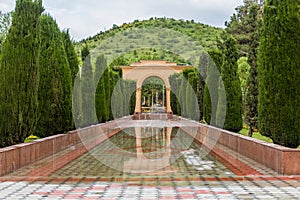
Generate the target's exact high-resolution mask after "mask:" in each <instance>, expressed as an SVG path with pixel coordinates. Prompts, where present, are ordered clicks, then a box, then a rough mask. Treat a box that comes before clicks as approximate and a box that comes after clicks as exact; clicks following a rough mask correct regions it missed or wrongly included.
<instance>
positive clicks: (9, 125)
mask: <svg viewBox="0 0 300 200" xmlns="http://www.w3.org/2000/svg"><path fill="white" fill-rule="evenodd" d="M43 10H44V9H43V6H42V1H41V0H34V1H32V0H17V1H16V8H15V12H14V13H13V17H12V25H11V27H10V29H9V32H8V34H7V36H6V39H5V41H4V44H3V46H2V62H1V67H0V70H1V71H0V88H1V91H0V146H1V147H3V146H8V145H13V144H17V143H22V142H23V141H24V140H25V138H26V137H28V136H29V135H30V134H32V133H33V131H34V129H35V125H36V108H37V92H38V59H39V19H40V16H41V13H42V12H43Z"/></svg>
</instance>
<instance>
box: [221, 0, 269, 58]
mask: <svg viewBox="0 0 300 200" xmlns="http://www.w3.org/2000/svg"><path fill="white" fill-rule="evenodd" d="M263 4H264V0H244V2H243V5H241V6H238V7H237V8H236V9H235V10H236V13H234V14H233V15H232V16H231V17H230V21H229V22H225V25H226V32H227V33H229V34H231V35H233V37H234V38H235V39H236V40H237V43H238V50H239V57H242V56H247V55H248V53H249V51H250V48H251V47H250V44H251V42H252V40H251V35H252V34H253V33H252V32H250V29H251V26H252V24H253V23H256V21H255V20H254V21H251V20H249V18H251V16H250V15H251V14H250V10H251V7H252V9H253V6H255V8H256V9H257V10H260V9H261V7H262V6H263ZM252 19H253V18H252Z"/></svg>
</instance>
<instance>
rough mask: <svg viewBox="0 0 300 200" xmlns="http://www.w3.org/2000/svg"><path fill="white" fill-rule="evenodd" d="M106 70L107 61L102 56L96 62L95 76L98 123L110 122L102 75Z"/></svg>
mask: <svg viewBox="0 0 300 200" xmlns="http://www.w3.org/2000/svg"><path fill="white" fill-rule="evenodd" d="M106 68H107V64H106V60H105V58H104V56H103V55H101V56H99V57H98V58H97V60H96V68H95V75H94V77H95V78H94V79H95V84H97V89H96V99H95V103H96V113H97V118H98V122H105V121H107V120H108V113H107V104H106V94H105V85H104V78H103V77H101V75H102V73H103V72H104V71H105V69H106ZM97 81H98V83H97Z"/></svg>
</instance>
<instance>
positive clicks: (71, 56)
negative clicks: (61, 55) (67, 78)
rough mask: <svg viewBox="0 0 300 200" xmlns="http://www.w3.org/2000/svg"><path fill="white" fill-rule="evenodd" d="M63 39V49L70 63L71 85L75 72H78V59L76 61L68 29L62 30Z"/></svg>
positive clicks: (76, 57)
mask: <svg viewBox="0 0 300 200" xmlns="http://www.w3.org/2000/svg"><path fill="white" fill-rule="evenodd" d="M62 35H63V39H64V46H65V50H66V53H67V57H68V62H69V65H70V70H71V77H72V87H73V85H74V81H75V79H76V77H77V74H78V72H79V61H78V56H77V53H76V51H75V47H74V45H73V42H72V40H71V36H70V33H69V30H66V31H63V32H62Z"/></svg>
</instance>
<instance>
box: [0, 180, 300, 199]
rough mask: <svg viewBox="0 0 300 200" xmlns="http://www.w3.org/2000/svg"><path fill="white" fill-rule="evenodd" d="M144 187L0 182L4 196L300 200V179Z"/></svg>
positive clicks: (32, 197) (102, 183)
mask: <svg viewBox="0 0 300 200" xmlns="http://www.w3.org/2000/svg"><path fill="white" fill-rule="evenodd" d="M172 184H173V186H142V185H139V186H138V185H129V184H126V183H124V184H116V183H108V182H94V183H85V182H77V183H41V182H32V183H28V182H0V199H22V200H24V199H28V200H34V199H49V200H54V199H103V200H113V199H116V200H119V199H124V200H125V199H128V200H132V199H140V200H148V199H149V200H153V199H168V200H171V199H222V200H223V199H299V197H300V181H299V180H296V179H295V180H290V181H288V182H287V181H284V179H277V180H276V181H268V180H267V179H266V180H260V181H239V182H237V181H228V182H222V181H204V182H193V183H192V184H191V185H189V186H178V184H179V185H180V183H178V182H173V183H172Z"/></svg>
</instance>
